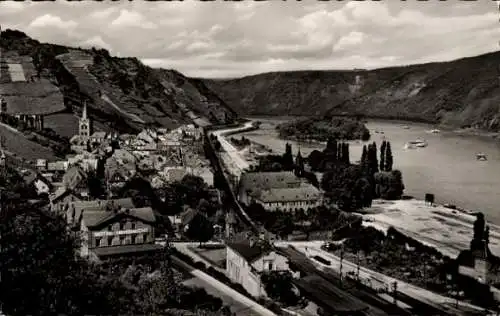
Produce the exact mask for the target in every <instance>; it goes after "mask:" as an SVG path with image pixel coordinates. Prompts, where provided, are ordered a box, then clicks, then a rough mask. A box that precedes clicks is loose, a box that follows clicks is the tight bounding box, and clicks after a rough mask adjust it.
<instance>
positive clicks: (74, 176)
mask: <svg viewBox="0 0 500 316" xmlns="http://www.w3.org/2000/svg"><path fill="white" fill-rule="evenodd" d="M62 186H63V187H65V188H67V189H70V190H72V191H73V192H76V193H77V194H79V195H81V196H88V186H87V173H86V172H85V171H84V170H83V169H82V168H81V167H80V166H71V167H70V168H69V169H68V170H66V173H65V174H64V176H63V178H62Z"/></svg>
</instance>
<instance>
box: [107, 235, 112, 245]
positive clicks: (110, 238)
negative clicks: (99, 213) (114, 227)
mask: <svg viewBox="0 0 500 316" xmlns="http://www.w3.org/2000/svg"><path fill="white" fill-rule="evenodd" d="M112 243H113V237H111V236H110V237H108V246H111V244H112Z"/></svg>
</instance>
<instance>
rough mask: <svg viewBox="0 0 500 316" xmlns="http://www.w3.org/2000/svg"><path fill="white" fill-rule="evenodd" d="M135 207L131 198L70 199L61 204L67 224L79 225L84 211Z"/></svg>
mask: <svg viewBox="0 0 500 316" xmlns="http://www.w3.org/2000/svg"><path fill="white" fill-rule="evenodd" d="M132 208H135V205H134V202H133V201H132V199H131V198H123V199H114V200H91V201H85V200H80V201H76V200H75V201H70V202H68V203H66V205H64V206H63V211H64V212H65V213H66V218H67V220H68V224H69V225H79V221H80V219H81V216H82V213H83V211H84V210H85V211H86V212H105V211H112V210H118V209H132Z"/></svg>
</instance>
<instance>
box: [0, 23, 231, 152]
mask: <svg viewBox="0 0 500 316" xmlns="http://www.w3.org/2000/svg"><path fill="white" fill-rule="evenodd" d="M0 50H1V53H2V54H1V56H0V96H1V97H2V98H3V100H5V101H6V104H7V106H6V108H5V109H4V110H3V111H4V112H5V113H8V114H11V115H15V114H28V115H35V114H38V115H39V114H42V115H44V125H45V127H47V128H50V129H52V130H53V131H55V132H56V134H57V135H60V136H63V137H66V138H69V137H71V136H72V135H74V134H75V133H76V132H77V129H78V123H77V122H78V116H80V115H81V111H82V108H83V103H85V102H86V103H87V107H88V114H89V116H90V117H91V119H92V120H93V121H94V126H95V128H96V130H104V131H119V132H125V133H133V132H137V131H139V130H140V129H142V128H143V127H155V126H156V127H170V128H173V127H176V126H179V125H181V124H185V123H192V122H195V123H197V124H198V125H201V126H205V125H209V124H226V123H232V122H233V121H234V120H235V119H236V118H237V114H236V112H235V111H233V110H232V109H231V108H230V107H228V106H227V105H226V104H225V102H224V101H222V100H221V99H220V98H219V97H218V96H217V95H216V94H215V93H213V92H212V91H211V90H210V89H209V88H208V87H207V86H205V84H204V82H203V81H201V80H197V79H190V78H187V77H185V76H184V75H182V74H181V73H179V72H177V71H175V70H166V69H153V68H150V67H148V66H145V65H144V64H142V63H141V62H140V61H139V60H138V59H137V58H117V57H113V56H110V54H109V52H108V51H106V50H104V49H94V48H93V49H80V48H71V47H65V46H60V45H53V44H47V43H40V42H39V41H37V40H35V39H32V38H30V37H28V36H27V35H26V34H24V33H23V32H20V31H16V30H5V31H2V33H1V39H0ZM4 130H5V129H2V130H0V136H6V135H5V133H3V132H2V131H4ZM24 134H25V135H24V136H25V137H23V134H22V133H19V134H15V133H14V134H12V135H7V136H9V137H8V138H9V142H8V143H7V144H4V145H5V146H6V147H7V149H8V150H10V151H12V152H13V153H14V154H17V155H19V156H20V157H24V156H26V155H24V154H25V153H26V150H23V149H22V148H13V147H12V145H15V144H26V142H30V143H33V142H36V140H37V139H43V137H42V138H40V137H38V136H36V135H34V136H35V137H32V136H33V135H28V134H29V133H24ZM45 134H46V133H45ZM16 137H17V138H19V141H15V138H16ZM21 138H23V139H21ZM54 138H57V137H53V139H54ZM45 144H46V145H47V147H44V148H46V149H47V150H49V152H50V148H49V146H48V143H47V142H45ZM51 144H52V147H54V146H56V145H57V140H56V141H55V143H54V142H52V143H51ZM36 145H37V144H36V143H35V144H34V145H33V146H28V147H29V148H36ZM33 153H35V154H36V150H35V151H34V152H33ZM46 154H47V153H45V156H47V155H46ZM54 154H55V153H54ZM27 156H30V157H25V158H27V159H33V155H27ZM35 156H36V155H35Z"/></svg>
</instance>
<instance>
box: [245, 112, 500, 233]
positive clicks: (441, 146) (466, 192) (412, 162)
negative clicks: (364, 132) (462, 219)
mask: <svg viewBox="0 0 500 316" xmlns="http://www.w3.org/2000/svg"><path fill="white" fill-rule="evenodd" d="M258 120H259V121H261V122H262V125H261V128H260V129H259V130H256V131H251V132H246V133H243V134H240V135H244V136H245V137H247V138H249V139H250V140H253V141H255V142H258V143H261V144H263V145H267V146H269V147H270V148H272V149H273V151H275V152H284V151H285V144H286V141H284V140H281V139H279V138H278V135H277V132H276V130H275V127H276V125H277V124H279V123H281V122H283V121H285V120H287V119H286V118H283V119H275V118H273V119H262V118H259V119H258ZM366 125H367V127H368V128H369V129H370V132H371V135H372V138H371V140H370V142H372V141H376V142H377V145H378V146H380V143H381V141H382V139H383V137H385V139H387V140H388V141H390V142H391V146H392V152H393V156H394V167H395V168H397V169H399V170H401V171H402V172H403V180H404V182H405V186H406V190H405V193H406V194H408V195H412V196H414V197H416V198H419V199H423V198H424V194H425V193H434V195H435V196H436V201H437V202H438V203H451V204H455V205H457V206H460V207H463V208H466V209H470V210H478V211H482V212H484V213H485V215H486V218H487V220H490V221H492V222H493V223H494V224H497V225H500V212H499V208H498V207H499V206H500V192H499V189H500V144H499V143H498V141H495V140H493V139H489V138H486V137H476V136H461V135H458V134H456V133H453V132H447V131H441V133H439V134H432V133H430V132H429V130H430V129H432V128H433V127H432V126H430V125H426V124H416V123H407V122H404V123H403V122H394V121H368V123H367V124H366ZM405 125H406V126H409V127H410V128H409V129H404V128H403V126H405ZM375 131H383V132H384V134H383V135H382V134H378V133H375ZM415 139H425V140H426V141H427V142H428V144H429V145H428V147H426V148H418V149H405V148H404V145H405V143H406V142H408V141H410V140H415ZM290 143H291V144H292V145H293V151H294V153H296V152H297V149H298V148H299V146H300V150H301V152H302V154H303V155H304V156H306V155H308V154H309V153H310V152H311V151H313V150H315V149H320V150H321V149H323V147H324V146H323V145H320V144H304V143H301V144H298V143H297V142H290ZM350 143H351V145H350V155H351V161H353V162H355V161H358V160H359V159H360V157H361V151H362V148H363V143H359V142H350ZM479 152H481V153H485V154H486V155H487V157H488V161H478V160H476V153H479Z"/></svg>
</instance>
